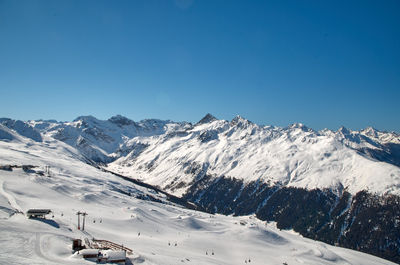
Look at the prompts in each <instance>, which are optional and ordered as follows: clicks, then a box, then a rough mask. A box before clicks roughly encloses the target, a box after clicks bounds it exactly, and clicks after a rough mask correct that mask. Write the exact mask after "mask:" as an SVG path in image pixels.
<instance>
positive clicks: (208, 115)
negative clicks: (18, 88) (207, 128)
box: [197, 113, 217, 124]
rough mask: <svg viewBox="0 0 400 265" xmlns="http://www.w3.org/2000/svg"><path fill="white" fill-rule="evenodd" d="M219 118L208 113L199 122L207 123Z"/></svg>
mask: <svg viewBox="0 0 400 265" xmlns="http://www.w3.org/2000/svg"><path fill="white" fill-rule="evenodd" d="M215 120H217V118H215V117H214V116H213V115H211V114H210V113H207V115H206V116H204V117H203V118H202V119H201V120H200V121H199V122H198V123H197V124H205V123H210V122H213V121H215Z"/></svg>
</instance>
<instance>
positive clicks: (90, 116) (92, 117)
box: [73, 115, 97, 122]
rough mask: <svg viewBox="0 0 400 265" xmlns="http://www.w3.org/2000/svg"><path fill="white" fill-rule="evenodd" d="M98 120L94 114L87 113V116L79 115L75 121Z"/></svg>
mask: <svg viewBox="0 0 400 265" xmlns="http://www.w3.org/2000/svg"><path fill="white" fill-rule="evenodd" d="M96 120H97V118H96V117H94V116H92V115H85V116H79V117H77V118H76V119H75V120H73V121H74V122H76V121H96Z"/></svg>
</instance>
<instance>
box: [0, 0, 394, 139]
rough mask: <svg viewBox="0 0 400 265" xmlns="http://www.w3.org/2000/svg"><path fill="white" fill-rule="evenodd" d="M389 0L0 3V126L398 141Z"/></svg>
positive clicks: (392, 28) (80, 0) (171, 0)
mask: <svg viewBox="0 0 400 265" xmlns="http://www.w3.org/2000/svg"><path fill="white" fill-rule="evenodd" d="M399 14H400V1H397V0H393V1H389V0H385V1H377V0H376V1H367V0H362V1H321V0H316V1H309V0H307V1H300V0H296V1H284V0H276V1H244V0H242V1H235V0H229V1H228V0H193V1H191V0H190V1H189V0H187V1H185V0H176V1H174V0H159V1H152V0H142V1H134V0H132V1H101V0H93V1H85V0H79V1H51V0H49V1H35V0H27V1H14V0H9V1H6V0H0V95H1V96H0V97H1V102H0V116H2V117H10V118H14V119H22V120H28V119H39V118H42V119H57V120H73V119H74V118H76V117H77V116H79V115H94V116H96V117H97V118H100V119H107V118H109V117H111V116H113V115H115V114H121V115H124V116H127V117H128V118H131V119H134V120H140V119H144V118H159V119H171V120H176V121H183V120H186V121H192V122H196V121H198V120H199V119H200V118H202V116H204V115H205V114H206V113H208V112H210V113H212V114H213V115H215V116H216V117H218V118H221V119H228V120H230V119H232V118H233V117H234V116H235V115H237V114H240V115H241V116H243V117H245V118H247V119H249V120H251V121H253V122H256V123H259V124H265V125H276V126H287V125H289V124H291V123H293V122H302V123H304V124H306V125H307V126H309V127H312V128H314V129H322V128H325V127H326V128H330V129H337V128H338V127H340V126H341V125H344V126H346V127H348V128H352V129H360V128H364V127H366V126H374V127H376V128H378V129H381V130H389V131H391V130H395V131H397V132H400V102H399V101H400V15H399Z"/></svg>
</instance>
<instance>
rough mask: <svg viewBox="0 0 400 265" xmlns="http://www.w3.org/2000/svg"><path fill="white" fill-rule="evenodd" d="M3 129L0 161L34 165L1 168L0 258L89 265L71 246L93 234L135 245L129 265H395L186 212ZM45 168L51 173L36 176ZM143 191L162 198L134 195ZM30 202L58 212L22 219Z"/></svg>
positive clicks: (261, 226)
mask: <svg viewBox="0 0 400 265" xmlns="http://www.w3.org/2000/svg"><path fill="white" fill-rule="evenodd" d="M0 129H3V128H0ZM5 131H6V132H7V134H11V136H12V137H8V138H11V139H6V140H0V165H6V164H12V165H28V164H29V165H34V166H37V167H36V168H33V169H32V171H30V172H25V171H23V170H22V169H21V168H14V169H13V170H12V171H5V170H0V237H1V240H0V264H94V263H93V262H90V261H85V260H82V259H80V258H77V257H76V256H75V255H73V254H72V251H71V243H72V242H71V240H72V239H75V238H81V239H84V238H92V237H94V238H96V239H106V240H110V241H113V242H116V243H119V244H123V245H124V246H126V247H128V248H131V249H132V250H133V254H132V255H129V256H128V258H129V260H128V263H127V264H143V265H146V264H151V265H153V264H160V265H169V264H171V265H172V264H174V265H175V264H218V265H221V264H244V263H245V261H247V262H249V261H251V263H250V264H282V263H283V262H287V263H288V264H291V265H292V264H393V263H391V262H389V261H386V260H383V259H380V258H377V257H374V256H371V255H367V254H364V253H360V252H356V251H353V250H348V249H344V248H338V247H334V246H330V245H327V244H324V243H320V242H317V241H313V240H310V239H306V238H303V237H301V236H299V235H298V234H296V233H294V232H292V231H280V230H279V229H277V228H276V227H275V226H274V224H266V223H265V222H262V221H260V220H257V219H256V218H254V217H253V216H246V217H232V216H222V215H210V214H206V213H202V212H196V211H192V210H187V209H184V208H182V207H179V206H176V205H173V204H171V203H168V202H165V198H164V196H161V195H157V194H156V193H155V192H154V191H152V190H149V189H147V188H143V187H139V186H136V185H133V184H132V183H130V182H127V181H125V180H122V179H120V178H118V177H116V176H114V175H111V174H109V173H105V172H103V171H101V170H99V169H97V168H95V167H92V166H89V165H87V164H85V163H84V162H82V159H84V158H83V157H82V156H81V155H80V153H79V152H78V151H76V150H75V149H74V148H72V147H70V146H68V145H67V144H65V143H62V142H60V141H58V140H54V139H53V138H50V137H48V136H44V137H43V141H41V142H37V141H35V140H33V139H29V138H26V137H22V136H20V135H18V134H16V133H15V132H14V131H12V130H5ZM158 141H160V139H159V140H158ZM46 166H50V177H49V176H46V175H41V174H39V173H40V171H44V170H45V167H46ZM127 193H130V194H131V195H133V196H128V195H126V194H127ZM139 194H142V195H144V194H150V195H152V196H157V197H158V198H159V199H160V200H162V201H164V202H165V203H155V202H150V201H144V200H141V199H137V198H136V197H135V195H139ZM31 208H42V209H43V208H44V209H46V208H48V209H51V210H52V211H53V215H54V217H53V216H51V215H50V216H49V218H48V219H47V220H39V219H28V218H27V217H26V216H25V215H24V214H21V213H20V212H23V213H25V212H26V211H27V210H28V209H31ZM77 211H86V212H87V213H88V216H87V219H86V229H85V230H86V231H80V230H77V216H76V212H77Z"/></svg>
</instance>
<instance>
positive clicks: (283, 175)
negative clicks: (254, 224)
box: [108, 117, 400, 195]
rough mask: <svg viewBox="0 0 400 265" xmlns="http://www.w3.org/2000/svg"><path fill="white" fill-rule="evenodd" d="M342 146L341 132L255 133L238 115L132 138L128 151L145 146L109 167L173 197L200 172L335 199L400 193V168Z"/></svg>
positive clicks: (294, 129) (297, 126)
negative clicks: (326, 193) (327, 192)
mask: <svg viewBox="0 0 400 265" xmlns="http://www.w3.org/2000/svg"><path fill="white" fill-rule="evenodd" d="M202 139H207V140H205V141H204V140H203V141H202ZM346 139H347V138H346ZM396 139H398V138H396ZM344 142H345V141H344V140H343V138H341V136H340V132H337V133H334V132H331V131H321V132H315V131H313V130H311V129H308V128H307V127H305V126H304V125H302V124H294V125H292V126H290V127H288V128H279V127H270V126H266V127H260V126H258V125H256V124H253V123H251V122H249V121H247V120H245V119H243V118H241V117H237V118H236V119H234V120H233V121H232V122H227V121H222V120H216V121H213V122H211V123H206V124H201V125H197V126H194V127H193V128H192V129H190V130H187V131H186V135H184V136H182V135H176V136H170V135H161V136H157V137H136V138H133V139H132V140H130V141H129V142H128V145H132V146H135V145H136V146H138V145H139V144H140V143H141V144H143V145H146V146H148V147H147V148H145V149H144V150H142V151H141V153H140V154H139V155H137V154H136V153H135V154H134V155H127V156H124V157H120V158H119V159H118V160H116V161H114V162H113V163H110V164H109V165H108V168H109V169H110V170H112V171H116V172H120V173H122V174H125V175H128V176H131V177H134V178H139V179H141V180H143V181H145V182H148V183H151V184H153V185H158V186H160V187H162V188H164V189H167V190H169V191H170V192H172V193H174V194H176V195H181V194H183V193H184V192H185V191H186V189H187V188H188V187H189V185H190V184H191V183H192V182H193V181H194V180H195V179H196V174H199V173H201V171H202V170H203V171H206V172H207V174H208V175H211V176H214V177H220V176H225V177H233V178H236V179H241V180H243V181H244V182H247V183H248V182H250V181H257V180H262V181H264V182H266V183H270V184H271V185H274V184H279V185H284V186H292V187H301V188H306V189H315V188H320V189H331V190H333V191H334V192H337V193H341V192H342V191H343V190H344V189H346V190H347V191H349V192H350V193H354V194H355V193H357V192H358V191H361V190H368V191H369V192H372V193H377V194H383V193H392V194H400V168H399V167H397V166H395V165H392V164H389V163H384V162H380V161H377V160H374V159H372V158H370V157H368V156H365V155H363V154H361V153H360V152H358V151H357V150H355V149H353V148H351V146H349V144H346V143H344ZM353 143H354V142H352V144H353ZM354 144H355V143H354ZM363 144H366V143H365V142H362V141H361V142H360V143H359V144H358V145H359V146H360V145H363ZM135 151H136V150H134V151H132V152H135ZM193 172H195V174H193ZM182 183H184V184H185V185H182ZM178 185H179V186H178ZM177 186H178V187H181V188H175V187H177Z"/></svg>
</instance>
